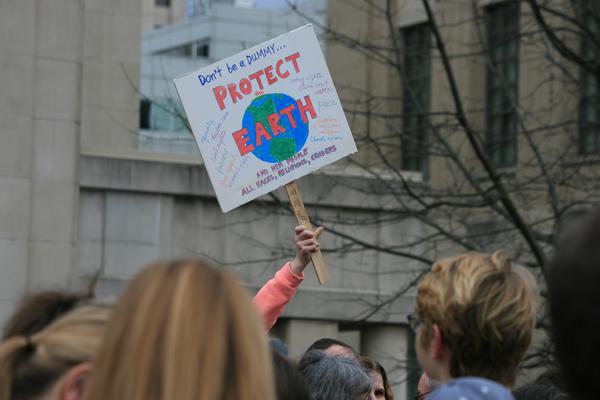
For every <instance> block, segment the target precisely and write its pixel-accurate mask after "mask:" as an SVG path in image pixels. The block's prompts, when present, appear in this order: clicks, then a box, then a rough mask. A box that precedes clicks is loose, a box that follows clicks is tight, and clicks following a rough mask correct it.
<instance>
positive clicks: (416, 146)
mask: <svg viewBox="0 0 600 400" xmlns="http://www.w3.org/2000/svg"><path fill="white" fill-rule="evenodd" d="M402 37H403V40H404V60H403V62H404V73H405V76H404V82H403V90H402V100H403V101H402V115H403V119H402V139H401V141H402V143H401V146H402V147H401V149H402V169H403V170H405V171H418V172H422V173H427V171H428V168H429V157H428V154H429V145H428V143H429V138H428V136H429V135H428V132H429V116H428V114H429V108H430V103H431V31H430V29H429V25H428V24H420V25H415V26H412V27H409V28H406V29H403V30H402Z"/></svg>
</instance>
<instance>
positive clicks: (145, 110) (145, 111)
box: [140, 99, 152, 129]
mask: <svg viewBox="0 0 600 400" xmlns="http://www.w3.org/2000/svg"><path fill="white" fill-rule="evenodd" d="M151 104H152V103H151V102H150V100H148V99H142V100H140V129H150V106H151Z"/></svg>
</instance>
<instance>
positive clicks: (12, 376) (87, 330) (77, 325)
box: [0, 306, 110, 400]
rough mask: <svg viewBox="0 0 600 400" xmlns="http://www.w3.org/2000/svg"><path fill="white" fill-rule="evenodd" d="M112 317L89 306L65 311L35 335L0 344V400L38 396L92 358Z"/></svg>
mask: <svg viewBox="0 0 600 400" xmlns="http://www.w3.org/2000/svg"><path fill="white" fill-rule="evenodd" d="M109 316H110V309H109V308H106V307H93V306H86V307H82V308H80V309H76V310H74V311H71V312H69V313H68V314H65V315H64V316H62V317H61V318H59V319H57V320H56V321H54V322H53V323H52V324H50V325H48V326H47V327H46V328H45V329H43V330H42V331H39V332H37V333H35V334H33V335H31V336H13V337H11V338H9V339H7V340H5V341H4V342H2V343H1V344H0V400H14V399H29V398H37V397H38V396H39V395H41V394H43V393H44V392H46V391H47V390H48V389H49V388H50V387H51V386H52V384H54V383H55V382H57V381H58V380H59V378H60V377H61V376H62V375H63V374H64V373H66V372H67V371H68V370H69V369H70V368H72V367H74V366H76V365H78V364H80V363H83V362H86V361H91V360H92V359H93V358H94V356H95V355H96V352H97V351H98V349H99V348H100V343H101V341H102V337H103V334H104V329H105V327H106V326H107V323H108V320H109Z"/></svg>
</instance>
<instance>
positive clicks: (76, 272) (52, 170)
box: [0, 0, 564, 399]
mask: <svg viewBox="0 0 600 400" xmlns="http://www.w3.org/2000/svg"><path fill="white" fill-rule="evenodd" d="M166 3H169V4H170V6H169V7H166V6H164V5H159V6H158V7H163V8H162V9H159V10H156V2H154V1H146V0H145V1H143V2H142V1H129V0H110V1H107V0H86V1H75V0H44V1H35V0H3V1H1V2H0V93H2V95H0V264H1V265H2V266H1V267H0V320H4V319H5V318H6V317H7V316H8V315H10V313H11V312H12V310H13V309H14V306H15V303H16V302H17V301H18V299H19V298H20V296H21V295H22V294H23V293H25V292H27V291H33V290H38V289H42V288H65V287H66V288H70V289H77V288H79V287H81V286H82V285H83V284H84V282H86V281H87V280H88V279H89V277H90V276H92V275H93V274H95V273H97V272H98V271H100V274H101V275H100V281H99V284H98V289H97V290H98V293H99V295H101V296H117V295H118V293H119V292H120V291H121V290H122V288H123V287H124V285H126V283H127V282H128V280H129V279H130V278H131V276H133V275H134V274H135V273H136V272H137V271H139V270H140V268H142V267H143V266H144V265H145V264H147V263H149V262H152V261H154V260H156V259H165V258H172V257H203V258H205V259H208V260H210V261H212V262H214V263H217V264H227V265H230V266H231V268H233V269H234V270H235V271H236V273H237V274H238V275H239V277H240V278H241V279H242V280H243V282H244V283H245V284H246V285H247V286H248V288H249V289H250V291H251V292H252V291H256V290H257V289H258V288H259V287H260V286H261V285H262V284H263V283H264V282H266V281H267V280H268V279H269V278H270V277H271V276H272V275H273V274H274V272H275V271H276V270H277V269H278V268H279V267H280V265H281V264H283V262H285V261H286V260H288V259H290V258H291V257H293V227H294V225H295V221H294V219H293V217H292V216H291V214H290V212H289V211H287V210H286V209H285V208H283V207H281V204H280V203H284V204H285V201H286V200H285V195H284V194H283V193H281V192H276V193H275V194H274V197H265V198H261V199H259V200H257V201H255V202H252V203H251V204H249V205H246V206H243V207H241V208H239V209H236V210H234V211H232V212H230V213H227V214H223V213H222V212H221V211H220V209H219V207H218V205H217V202H216V199H215V197H214V193H213V191H212V188H211V186H210V183H209V181H208V177H207V174H206V171H205V170H204V168H203V166H202V161H201V159H200V158H199V157H198V156H197V155H195V154H191V153H188V154H181V153H185V151H184V152H182V151H178V150H177V149H170V148H165V147H161V146H160V145H157V144H156V143H154V144H152V143H150V144H149V143H148V141H147V139H148V137H147V136H146V133H145V132H143V131H142V135H141V136H140V134H139V133H140V130H139V122H140V110H139V105H140V94H139V91H142V92H143V91H146V89H148V91H149V92H151V93H150V94H151V95H152V96H155V95H157V94H160V93H161V92H162V91H164V90H167V89H166V88H165V86H164V83H157V82H158V81H160V79H162V78H163V77H162V76H161V77H159V75H163V73H162V70H163V69H164V66H165V65H166V64H165V63H169V64H168V65H167V68H166V69H167V70H169V71H179V70H184V69H186V70H187V69H188V67H191V68H189V69H193V68H197V67H198V66H200V65H202V63H203V62H206V63H208V62H209V61H210V60H213V61H214V60H216V59H218V58H221V57H223V56H227V55H229V54H231V53H234V52H236V51H238V50H239V49H240V48H241V47H245V46H246V44H245V41H246V40H247V41H248V43H247V45H252V44H254V43H256V42H260V41H261V40H263V38H264V36H265V35H272V34H277V33H279V31H280V30H283V29H287V25H285V24H281V21H280V20H277V19H271V20H270V22H267V20H265V19H264V17H261V16H258V14H256V13H255V10H241V9H229V11H228V12H226V13H224V12H223V10H226V8H224V7H226V5H214V14H212V15H213V17H211V16H210V15H209V14H205V15H198V16H196V17H195V18H199V19H200V20H202V21H205V22H206V24H207V25H206V24H205V25H200V26H199V27H193V26H191V25H190V23H189V22H190V21H182V19H183V20H184V19H185V15H186V14H185V10H186V9H185V4H184V3H183V2H175V1H173V2H172V3H171V2H166ZM472 3H473V2H472V1H470V0H465V1H459V2H450V3H448V2H446V3H445V2H436V3H435V7H436V10H435V11H436V14H437V15H439V16H440V17H442V20H443V23H444V31H443V33H444V34H445V35H449V37H452V38H455V39H457V40H454V41H451V43H452V46H454V47H453V48H452V49H451V50H452V52H454V53H460V52H461V51H462V50H468V49H469V47H468V46H466V45H465V43H470V42H471V41H472V39H473V38H475V37H476V35H477V29H476V28H475V27H474V26H472V25H469V24H468V23H462V24H460V25H459V24H457V23H456V22H457V21H463V19H464V16H465V15H470V14H469V12H472V10H473V4H472ZM489 3H494V4H495V3H499V2H488V1H486V2H484V1H481V2H477V5H480V6H481V7H485V6H487V5H489ZM161 4H163V3H161ZM395 4H396V6H397V8H396V13H395V15H396V16H397V18H396V19H394V20H393V21H392V22H393V26H394V27H395V28H397V29H398V30H399V31H400V30H402V29H405V28H408V27H412V26H417V25H419V23H421V22H423V21H425V19H426V18H425V14H424V11H423V9H422V7H421V6H419V4H420V2H419V1H413V0H398V2H397V3H395ZM177 7H179V8H177ZM227 7H231V6H230V5H228V6H227ZM167 8H168V10H167ZM358 11H361V10H358ZM358 11H357V9H356V8H355V7H350V6H348V2H346V1H342V0H331V1H330V2H328V6H327V20H328V22H330V24H331V26H332V27H334V28H336V29H339V30H340V31H341V32H342V33H346V34H348V35H349V36H357V37H363V38H364V37H366V38H369V39H373V41H376V40H377V39H378V38H381V37H385V35H386V30H385V29H384V26H383V25H382V24H379V23H377V20H376V19H375V16H376V15H375V14H369V13H366V14H365V13H362V12H358ZM245 12H247V13H249V14H243V13H245ZM253 13H254V14H253ZM233 14H236V15H238V16H239V17H235V18H233V16H234V15H233ZM214 16H217V17H214ZM225 17H228V18H229V17H232V18H231V19H230V20H229V22H227V23H225V24H223V23H219V24H216V23H213V22H211V18H213V20H212V21H217V20H219V19H227V18H225ZM246 17H247V18H254V19H256V20H257V21H258V24H259V25H260V26H261V27H262V29H263V30H261V31H260V32H258V31H253V30H252V29H249V28H244V27H238V30H237V31H235V32H233V33H232V32H231V31H228V30H225V31H219V30H218V29H217V28H219V27H223V26H230V25H231V24H234V25H241V23H240V22H239V21H240V20H242V19H244V18H246ZM236 18H237V19H236ZM261 18H263V19H261ZM176 21H180V22H179V24H178V25H175V26H173V27H169V28H163V29H166V30H170V32H171V33H172V37H173V38H175V37H176V36H177V35H179V34H182V35H186V34H188V33H189V32H191V31H193V30H194V29H198V30H205V31H206V32H203V33H201V34H200V35H199V36H198V37H206V38H208V39H209V43H208V44H209V50H208V55H207V56H204V55H203V56H201V57H200V58H202V59H197V58H196V59H193V60H190V59H169V60H165V59H163V60H160V61H159V60H158V59H154V60H153V61H150V62H149V63H148V64H144V65H145V66H143V67H142V68H141V73H140V57H141V55H140V48H142V51H141V52H142V53H143V54H144V55H152V54H153V53H155V52H160V51H162V50H168V49H169V44H168V43H167V45H164V43H163V44H160V40H162V39H160V38H159V34H158V32H151V33H148V34H146V39H145V40H144V43H145V44H144V45H143V46H141V43H142V41H141V31H142V29H144V30H150V29H151V28H154V27H155V26H157V25H165V24H167V23H173V22H176ZM235 21H238V22H235ZM463 22H464V21H463ZM227 24H230V25H227ZM209 27H210V28H209ZM210 29H212V31H209V30H210ZM177 30H180V32H179V33H178V32H177ZM250 33H255V34H256V36H252V37H251V38H250V37H249V36H247V35H250ZM167 36H168V35H167ZM198 37H196V36H194V38H195V39H194V40H196V39H197V38H198ZM240 39H243V41H242V40H240ZM210 40H219V41H220V45H219V46H211V45H210ZM178 43H179V42H178ZM214 43H215V44H216V43H217V42H214ZM163 45H164V46H163ZM145 46H147V47H145ZM161 46H163V47H161ZM194 46H195V47H194V49H195V51H199V52H200V54H204V49H203V48H202V43H196V44H194ZM461 46H464V47H461ZM523 46H526V45H523ZM525 48H526V47H525ZM215 49H221V50H222V53H219V52H214V53H211V50H213V51H214V50H215ZM221 50H220V51H221ZM520 51H521V53H523V54H526V52H527V50H523V48H521V50H520ZM146 52H147V53H146ZM197 54H198V53H197ZM326 56H327V60H328V63H329V66H330V69H331V71H332V75H333V76H334V80H335V82H336V85H337V88H338V91H339V92H340V93H341V94H342V99H345V100H344V105H345V106H346V107H348V108H350V109H352V108H353V106H354V103H352V96H354V95H356V93H359V94H360V93H363V94H364V93H369V92H371V93H378V94H390V100H389V103H388V104H387V105H386V107H390V108H392V107H396V108H397V109H398V110H402V94H401V93H400V92H401V90H400V89H399V88H398V82H397V81H395V80H394V79H392V78H390V73H389V70H388V69H387V68H386V67H383V66H382V65H380V63H377V62H375V61H374V60H371V59H369V57H368V56H366V55H365V54H364V53H361V52H359V51H355V49H354V50H352V49H349V48H348V46H343V45H340V44H339V43H327V47H326ZM453 62H454V63H456V64H457V65H458V66H459V67H460V68H459V73H458V75H457V80H458V82H459V86H460V88H461V90H463V91H464V93H466V94H467V95H466V96H467V98H468V99H469V101H470V102H471V103H470V104H476V103H475V101H479V102H482V101H483V100H484V96H485V93H484V92H485V86H486V83H485V65H484V63H482V62H481V61H473V62H471V61H466V60H465V59H460V58H458V59H455V60H453ZM161 63H162V65H161ZM431 65H432V66H431V68H432V76H433V78H432V86H431V88H430V94H431V96H430V97H431V99H430V100H431V109H432V110H444V109H446V108H447V107H449V106H448V105H449V104H451V101H450V99H449V97H448V95H447V93H448V87H447V83H446V81H445V80H444V79H441V77H442V76H443V75H442V71H441V69H440V63H439V60H434V61H433V62H432V64H431ZM543 70H544V64H543V62H541V61H540V60H538V59H534V60H532V59H530V60H527V62H526V63H525V64H524V66H521V67H520V74H519V78H518V79H519V84H520V85H521V86H520V87H521V93H524V94H523V100H524V101H525V102H526V101H531V102H533V101H534V100H533V97H531V96H530V94H531V93H534V92H535V90H536V87H537V86H536V85H537V84H538V83H539V82H540V81H542V80H543V79H545V78H544V76H543V74H542V73H541V72H540V71H542V72H543ZM140 74H141V75H140ZM154 85H156V86H154ZM161 85H162V86H161ZM350 86H352V88H351V89H352V90H350ZM552 88H553V89H552V90H551V89H544V90H545V91H544V92H543V93H542V96H540V97H539V98H544V99H547V98H550V95H551V94H553V93H554V91H558V92H559V95H558V97H560V96H561V95H563V94H564V93H563V92H561V91H560V85H558V86H553V87H552ZM357 89H358V90H357ZM546 90H547V91H546ZM393 94H396V95H397V96H391V95H393ZM356 96H358V95H356ZM543 108H544V106H543V105H542V106H541V107H540V109H543ZM473 109H474V110H475V111H473V113H474V114H475V115H476V116H477V118H476V120H478V121H479V123H480V124H484V112H483V111H482V110H481V109H477V107H473ZM557 115H558V114H554V113H553V114H551V115H550V116H551V117H556V116H557ZM350 120H351V121H350V122H351V124H352V127H353V129H354V130H355V131H356V132H361V131H365V130H367V131H368V129H365V128H366V127H369V125H370V124H373V121H370V120H368V119H367V118H364V117H356V118H354V116H353V117H352V118H350ZM372 131H373V132H374V133H375V134H379V133H381V131H382V128H381V127H375V126H374V127H373V129H372ZM148 134H150V133H148ZM151 139H152V138H151ZM518 140H522V139H521V138H519V139H518ZM550 142H551V141H550ZM550 142H549V144H548V145H550V144H551V143H550ZM360 144H361V148H360V152H359V154H358V155H357V159H358V160H360V161H364V162H368V161H369V159H370V157H372V152H371V151H370V150H372V149H369V147H368V145H367V144H365V142H361V143H360ZM186 146H187V144H186ZM167 147H168V146H167ZM187 148H189V147H187ZM520 148H526V147H524V146H521V147H520ZM507 154H508V153H507ZM503 157H504V156H503ZM510 157H512V156H511V155H510V154H508V155H506V158H505V159H506V160H508V159H510ZM518 157H519V158H521V159H523V158H527V152H526V151H521V150H519V154H518ZM465 159H466V160H469V154H468V151H465ZM401 162H402V160H401V157H398V163H401ZM344 166H346V165H345V164H344ZM429 170H430V171H431V173H430V174H429V177H428V182H429V184H431V185H432V186H433V187H438V186H439V187H443V185H444V184H446V183H447V182H448V180H449V175H448V168H446V164H445V163H444V161H443V160H441V159H432V160H431V165H430V167H429ZM413 173H414V175H415V176H414V180H423V179H424V176H425V175H426V174H424V173H423V171H413ZM407 176H408V175H407ZM385 178H386V180H385V181H384V180H382V179H380V177H378V178H373V177H370V176H367V175H365V174H364V172H362V173H361V172H360V171H358V172H357V171H356V170H354V169H352V168H351V166H349V167H348V168H343V169H340V168H328V169H324V170H323V171H320V172H319V173H316V174H313V175H311V176H309V177H306V178H304V179H303V180H301V181H300V186H301V188H302V190H303V197H304V199H305V202H306V204H307V208H308V209H309V211H310V213H311V216H312V217H313V218H315V219H316V220H319V221H321V222H323V223H324V224H325V225H326V227H328V228H330V229H333V230H337V231H341V232H349V233H351V234H352V235H353V236H354V237H355V238H356V239H358V240H364V241H365V242H368V243H372V244H374V245H376V246H380V247H389V246H390V245H396V246H400V245H402V244H407V243H410V242H411V240H412V239H413V238H414V237H419V236H424V232H425V231H426V228H425V227H424V226H423V224H422V223H421V222H419V221H418V220H417V219H415V218H409V217H405V218H402V219H400V220H399V222H398V220H397V219H396V220H394V222H393V223H381V224H379V225H377V226H376V227H373V226H372V225H363V224H361V221H365V220H381V221H388V220H389V218H388V217H389V216H390V215H394V216H397V215H396V214H394V211H395V210H394V204H395V202H394V200H393V199H392V198H391V197H392V195H391V194H390V195H389V196H386V195H381V194H378V193H385V191H386V187H387V186H386V185H388V184H390V182H392V184H397V182H396V180H394V179H393V177H389V176H386V177H385ZM322 244H323V247H324V248H325V250H330V251H326V252H325V257H326V259H327V262H328V264H329V268H330V270H331V275H332V279H331V282H330V283H328V284H327V285H326V286H320V285H318V283H317V282H316V279H315V278H314V275H313V274H312V272H310V271H307V279H306V281H305V282H304V283H303V284H302V286H301V289H300V290H299V292H298V294H297V296H296V297H295V298H294V300H293V301H292V303H291V304H290V305H289V306H288V307H287V308H286V311H285V313H284V315H283V317H282V319H281V320H280V322H279V323H278V324H277V325H276V326H275V328H274V330H273V332H272V333H273V334H274V335H276V336H279V337H281V338H283V339H284V340H285V341H286V342H287V343H288V345H289V347H290V352H291V353H292V354H294V355H298V354H300V353H301V352H303V351H304V349H305V348H306V347H307V346H308V344H310V343H311V342H312V341H314V340H315V339H317V338H320V337H326V336H332V337H339V338H342V339H343V340H346V341H348V342H349V343H351V344H353V345H354V346H356V348H357V349H359V350H360V352H361V353H362V354H365V355H370V356H373V357H374V358H375V359H377V360H380V361H382V363H383V364H384V366H385V367H386V368H387V369H388V371H390V372H391V375H392V378H393V382H394V383H395V386H394V388H395V398H397V399H404V398H407V397H409V396H408V394H409V393H412V392H411V388H412V387H413V386H412V385H413V383H412V382H411V383H408V384H407V372H406V371H407V368H414V359H413V358H412V357H413V355H412V350H411V341H412V336H411V333H410V332H409V329H408V327H407V325H406V315H407V314H408V313H410V312H411V311H412V308H413V306H414V304H413V303H414V291H408V292H407V293H405V294H404V295H403V296H400V297H399V298H395V297H394V296H395V294H396V293H397V290H398V288H400V287H402V286H403V285H404V284H406V282H410V281H411V280H412V279H414V278H415V277H416V276H418V273H419V271H420V270H421V269H420V266H419V265H418V264H416V263H415V262H412V261H401V262H402V268H401V271H399V268H398V264H399V262H400V261H399V258H398V257H394V256H393V255H391V254H388V253H385V252H379V251H376V249H373V250H361V251H355V249H354V248H353V247H352V245H348V243H347V242H345V241H344V240H343V238H341V237H339V236H333V235H329V236H328V235H327V234H325V235H324V236H323V238H322ZM422 246H423V248H422V250H423V251H422V252H423V253H426V252H428V251H431V250H430V249H429V248H426V246H425V245H424V244H423V245H422ZM415 247H416V248H413V249H412V250H420V248H419V247H418V246H415ZM437 251H438V253H439V254H443V253H444V252H445V251H446V252H447V251H449V250H447V249H441V250H437ZM417 252H418V251H417ZM438 253H436V256H437V255H438ZM386 300H390V301H389V302H388V303H386ZM378 304H386V305H385V306H384V307H381V308H374V306H375V305H378ZM366 317H368V318H366ZM356 321H360V323H356Z"/></svg>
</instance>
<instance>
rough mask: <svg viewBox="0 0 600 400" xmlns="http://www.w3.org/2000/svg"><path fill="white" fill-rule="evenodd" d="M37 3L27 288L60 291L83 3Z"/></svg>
mask: <svg viewBox="0 0 600 400" xmlns="http://www.w3.org/2000/svg"><path fill="white" fill-rule="evenodd" d="M36 3H37V7H36V8H37V10H36V18H35V21H36V27H37V29H36V36H35V43H36V53H35V71H34V73H35V79H34V81H35V87H34V104H33V108H34V110H33V140H32V152H33V155H32V171H31V209H30V211H29V212H30V218H31V220H30V241H29V282H28V283H29V285H28V286H29V288H30V289H32V290H36V289H41V288H48V287H59V288H62V287H65V286H67V285H68V284H69V283H70V279H71V275H72V274H71V273H72V271H73V266H74V251H75V237H76V232H75V229H76V216H77V213H76V210H77V207H76V205H77V197H78V183H77V176H78V174H77V171H78V160H79V132H80V88H81V65H82V47H83V43H82V37H83V3H82V2H79V1H69V0H45V1H41V2H36Z"/></svg>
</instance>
